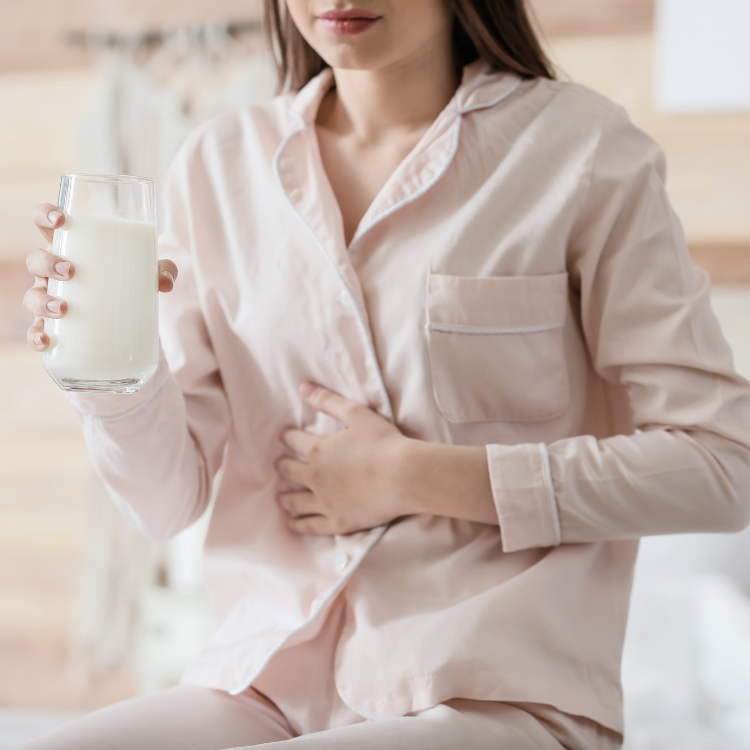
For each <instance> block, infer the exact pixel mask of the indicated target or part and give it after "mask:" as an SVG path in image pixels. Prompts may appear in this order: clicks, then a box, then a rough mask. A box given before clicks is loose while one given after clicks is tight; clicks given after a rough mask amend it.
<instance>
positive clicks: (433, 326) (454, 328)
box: [424, 323, 565, 335]
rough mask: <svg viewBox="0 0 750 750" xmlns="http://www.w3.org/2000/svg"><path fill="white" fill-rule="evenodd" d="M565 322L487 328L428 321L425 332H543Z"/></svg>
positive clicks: (558, 326) (562, 325)
mask: <svg viewBox="0 0 750 750" xmlns="http://www.w3.org/2000/svg"><path fill="white" fill-rule="evenodd" d="M564 327H565V323H550V324H548V325H543V326H513V327H508V328H485V327H482V326H459V325H451V324H449V323H427V324H425V327H424V332H425V333H427V334H429V332H430V331H443V332H444V333H473V334H480V335H489V334H515V333H541V332H542V331H554V330H556V329H558V328H564Z"/></svg>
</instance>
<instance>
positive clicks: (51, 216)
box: [47, 211, 62, 226]
mask: <svg viewBox="0 0 750 750" xmlns="http://www.w3.org/2000/svg"><path fill="white" fill-rule="evenodd" d="M61 216H62V214H61V213H60V212H59V211H50V212H49V213H48V214H47V221H49V223H50V224H51V225H52V226H54V225H55V224H56V223H57V220H58V219H59V218H60V217H61Z"/></svg>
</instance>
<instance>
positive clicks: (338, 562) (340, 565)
mask: <svg viewBox="0 0 750 750" xmlns="http://www.w3.org/2000/svg"><path fill="white" fill-rule="evenodd" d="M348 564H349V555H347V554H346V552H340V553H339V554H338V555H336V559H335V560H334V561H333V567H334V568H336V572H337V573H343V572H344V570H346V566H347V565H348Z"/></svg>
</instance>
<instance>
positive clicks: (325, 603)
mask: <svg viewBox="0 0 750 750" xmlns="http://www.w3.org/2000/svg"><path fill="white" fill-rule="evenodd" d="M390 526H391V524H386V525H385V526H384V527H383V528H382V529H381V530H380V533H379V534H378V535H377V536H376V537H375V538H374V539H373V540H372V541H371V542H370V543H369V544H368V545H367V547H366V548H365V550H364V551H363V552H362V554H361V555H360V556H359V559H357V560H356V561H355V562H354V563H353V564H352V566H351V568H350V569H349V571H348V572H347V574H346V575H345V576H344V577H343V578H341V579H340V580H339V582H338V583H337V584H336V585H335V586H334V587H333V588H332V589H331V590H330V591H329V592H328V596H327V597H326V598H325V599H324V600H323V602H322V603H321V605H320V606H319V607H318V609H317V611H316V612H315V614H314V615H313V616H312V617H308V619H307V620H305V621H304V622H303V623H302V625H300V626H299V627H298V628H295V629H294V630H292V631H291V632H290V633H287V634H286V636H285V637H284V638H283V639H282V640H281V641H280V642H279V644H278V645H277V646H276V648H275V649H274V650H273V651H271V653H270V654H269V655H268V656H267V657H266V658H265V660H264V661H263V663H262V664H261V665H260V667H259V668H258V669H256V670H255V673H254V674H253V676H252V677H250V679H248V680H247V681H246V682H245V683H243V685H244V687H241V688H239V689H237V690H229V691H228V692H229V694H230V695H239V694H240V693H243V692H244V691H245V690H247V689H248V688H249V687H250V685H252V684H253V681H254V680H255V679H256V678H257V677H258V676H259V675H261V674H262V673H263V670H265V668H266V667H267V666H268V663H269V662H270V661H271V659H273V657H274V656H276V654H278V653H279V651H281V649H282V648H284V645H285V644H286V643H287V642H288V641H289V640H290V639H291V638H293V637H294V636H295V635H297V633H301V632H302V631H303V630H304V629H305V628H307V627H309V626H310V625H312V623H313V622H315V620H317V618H318V617H319V616H320V613H321V612H322V611H323V610H324V609H325V608H326V607H327V606H328V603H329V602H330V601H331V600H332V599H334V598H335V597H336V596H337V595H338V594H339V592H340V591H341V590H342V589H343V588H344V586H346V584H347V583H348V582H349V579H350V578H351V577H352V576H353V575H354V571H355V570H357V568H359V566H360V565H361V564H362V561H363V560H364V559H365V557H367V554H368V553H369V551H370V550H371V549H372V548H373V547H374V546H375V545H376V544H377V543H378V542H379V541H380V540H381V539H382V538H383V534H385V532H386V531H388V529H389V528H390ZM337 689H338V688H337Z"/></svg>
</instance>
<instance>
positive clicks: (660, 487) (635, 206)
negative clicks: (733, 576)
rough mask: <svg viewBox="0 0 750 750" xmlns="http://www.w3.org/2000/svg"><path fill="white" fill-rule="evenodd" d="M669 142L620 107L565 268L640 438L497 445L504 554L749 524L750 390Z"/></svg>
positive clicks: (596, 349)
mask: <svg viewBox="0 0 750 750" xmlns="http://www.w3.org/2000/svg"><path fill="white" fill-rule="evenodd" d="M664 175H665V164H664V158H663V154H662V152H661V150H660V149H659V148H658V147H657V146H656V145H655V144H654V143H653V141H651V140H650V139H649V138H648V137H647V136H646V135H645V134H643V133H642V132H641V131H639V130H638V129H637V128H635V127H634V126H633V125H632V124H630V122H629V121H628V120H627V118H626V117H625V116H624V115H623V114H621V113H620V112H619V111H613V112H612V113H611V114H610V116H609V118H608V120H607V122H606V124H605V126H604V128H603V132H602V134H601V138H600V141H599V144H598V148H597V152H596V155H595V158H594V161H593V166H592V169H591V175H590V185H589V187H588V197H587V199H586V201H585V205H583V207H582V209H581V213H580V215H579V217H578V220H577V223H576V229H575V231H574V233H573V235H572V237H571V241H570V244H569V258H568V270H569V272H570V278H571V284H572V286H573V289H574V290H575V292H577V294H578V296H579V299H580V319H581V325H582V329H583V334H584V337H585V341H586V344H587V346H588V349H589V352H590V356H591V361H592V364H593V367H594V369H595V371H596V373H597V374H598V375H599V376H600V377H601V378H604V379H605V380H606V381H608V382H609V383H611V384H613V387H614V388H618V387H622V388H624V390H625V392H626V393H627V396H628V399H629V405H630V410H631V415H632V422H633V425H634V427H635V431H634V434H630V435H625V434H622V435H614V436H612V437H609V438H606V439H596V438H595V437H592V436H588V435H581V436H576V437H570V438H567V439H563V440H558V441H555V442H552V443H551V444H549V445H544V444H542V445H531V444H522V445H518V446H499V445H498V446H494V445H491V446H488V447H487V453H488V459H489V465H490V475H491V479H492V484H493V491H494V496H495V502H496V507H497V509H498V514H499V518H500V525H501V529H502V535H503V542H504V547H505V549H506V551H513V550H517V549H524V548H528V547H540V546H551V545H554V544H559V543H561V542H562V543H577V542H594V541H602V540H610V539H626V538H635V537H641V536H647V535H652V534H668V533H684V532H709V531H712V532H715V531H734V530H739V529H741V528H743V527H744V526H745V525H746V524H747V523H748V520H750V387H749V386H748V383H747V382H746V381H745V380H743V379H742V378H741V377H739V376H738V375H737V374H736V373H735V372H734V370H733V367H732V356H731V352H730V350H729V347H728V345H727V344H726V342H725V340H724V338H723V336H722V334H721V331H720V329H719V326H718V323H717V321H716V319H715V317H714V315H713V312H712V310H711V308H710V304H709V282H708V278H707V275H706V274H705V273H704V272H703V271H700V270H698V269H696V268H694V266H693V265H692V263H691V260H690V256H689V254H688V251H687V247H686V243H685V239H684V236H683V233H682V229H681V226H680V224H679V221H678V219H677V218H676V216H675V214H674V212H673V210H672V208H671V206H670V204H669V201H668V198H667V196H666V191H665V187H664Z"/></svg>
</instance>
